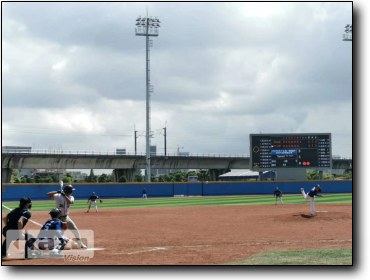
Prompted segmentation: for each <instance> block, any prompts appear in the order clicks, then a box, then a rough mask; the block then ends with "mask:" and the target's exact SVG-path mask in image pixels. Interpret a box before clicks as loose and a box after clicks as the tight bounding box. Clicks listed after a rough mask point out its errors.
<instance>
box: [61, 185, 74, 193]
mask: <svg viewBox="0 0 370 280" xmlns="http://www.w3.org/2000/svg"><path fill="white" fill-rule="evenodd" d="M75 190H76V189H74V188H73V186H72V185H65V186H64V188H63V191H64V192H66V193H71V192H73V191H75Z"/></svg>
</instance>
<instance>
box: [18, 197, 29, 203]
mask: <svg viewBox="0 0 370 280" xmlns="http://www.w3.org/2000/svg"><path fill="white" fill-rule="evenodd" d="M19 202H20V203H21V204H26V203H32V201H31V198H29V197H27V196H24V197H22V198H21V200H20V201H19Z"/></svg>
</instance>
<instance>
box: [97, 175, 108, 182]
mask: <svg viewBox="0 0 370 280" xmlns="http://www.w3.org/2000/svg"><path fill="white" fill-rule="evenodd" d="M109 180H110V178H109V177H108V175H107V174H105V173H103V174H102V175H100V176H99V179H98V181H99V183H105V182H109Z"/></svg>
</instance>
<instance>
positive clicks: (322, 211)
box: [316, 211, 329, 213]
mask: <svg viewBox="0 0 370 280" xmlns="http://www.w3.org/2000/svg"><path fill="white" fill-rule="evenodd" d="M316 213H329V211H316Z"/></svg>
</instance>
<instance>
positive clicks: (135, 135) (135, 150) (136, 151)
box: [135, 130, 137, 156]
mask: <svg viewBox="0 0 370 280" xmlns="http://www.w3.org/2000/svg"><path fill="white" fill-rule="evenodd" d="M136 133H137V131H136V130H135V156H136V153H137V144H136V139H137V136H136Z"/></svg>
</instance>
